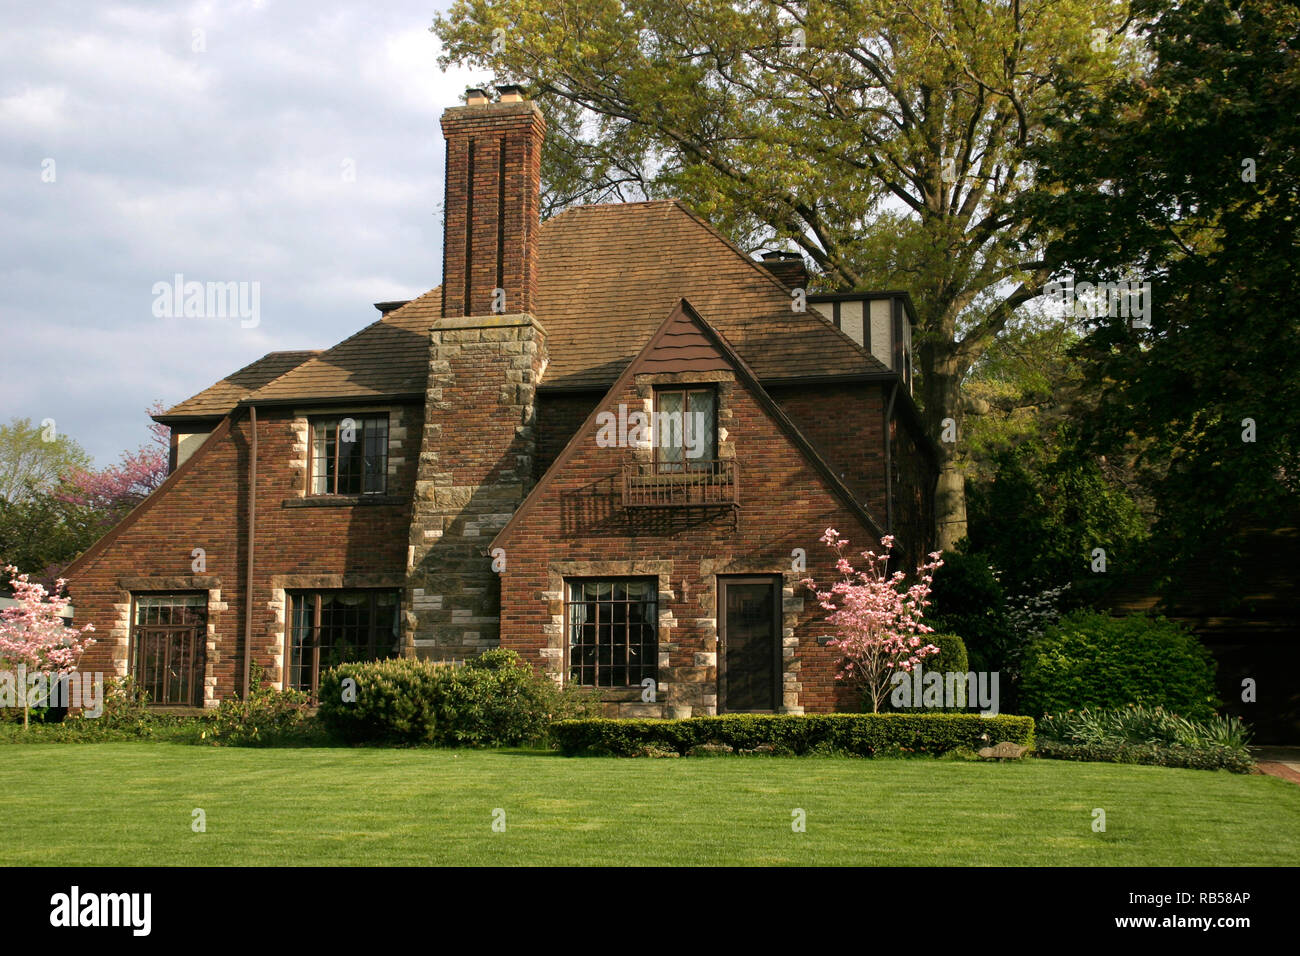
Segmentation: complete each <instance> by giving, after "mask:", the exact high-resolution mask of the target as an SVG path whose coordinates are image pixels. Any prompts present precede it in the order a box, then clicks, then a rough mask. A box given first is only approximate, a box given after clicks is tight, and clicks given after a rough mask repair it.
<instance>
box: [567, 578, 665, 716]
mask: <svg viewBox="0 0 1300 956" xmlns="http://www.w3.org/2000/svg"><path fill="white" fill-rule="evenodd" d="M601 583H604V584H610V585H616V584H624V585H630V584H636V585H649V586H651V587H653V588H654V595H653V597H650V596H649V595H648V594H646V593H641V594H640V595H639V596H638V597H637V598H636V599H632V598H629V597H626V596H625V597H624V598H623V599H621V600H620V599H616V598H615V597H614V592H613V591H612V590H611V591H610V593H609V596H608V597H607V598H606V597H600V596H599V595H597V596H594V597H591V598H575V597H574V592H575V589H581V588H583V586H584V585H589V584H601ZM639 590H643V589H639ZM644 590H648V588H646V589H644ZM564 591H565V597H564V604H565V615H566V616H565V622H564V624H565V634H566V640H565V650H566V653H567V654H568V658H567V659H566V660H565V662H564V679H565V681H566V683H575V682H574V680H573V669H574V666H575V665H574V661H573V658H572V654H571V652H572V650H573V646H574V645H573V637H574V634H573V631H572V630H571V628H572V627H573V626H574V620H573V615H574V609H575V606H576V605H579V604H592V603H594V604H595V605H596V608H597V611H596V617H597V620H599V619H600V618H601V617H602V616H603V614H602V611H601V610H600V608H601V607H604V608H605V609H606V611H605V612H604V613H608V612H609V611H612V609H613V607H614V606H615V605H617V604H625V605H631V604H640V605H641V608H642V610H643V611H644V610H652V612H653V613H654V615H655V619H654V620H655V628H654V635H653V638H654V645H653V654H654V657H653V661H650V660H649V658H650V656H651V655H650V653H649V651H650V648H649V647H647V646H646V643H645V640H644V638H645V635H644V632H638V635H637V636H638V638H639V640H638V641H636V642H633V640H632V636H631V634H632V632H631V628H632V625H631V623H630V618H631V607H630V606H629V607H627V608H626V609H625V610H626V612H627V613H626V616H625V620H624V624H623V629H622V632H621V633H620V632H619V629H618V627H617V623H616V622H611V621H610V620H608V619H606V621H605V623H606V626H607V627H609V629H610V630H609V636H610V638H611V643H612V644H613V645H614V646H617V645H619V644H623V645H625V646H628V647H629V649H630V646H631V645H632V644H633V643H637V644H639V645H640V650H641V651H642V652H643V653H642V654H641V660H638V661H637V662H636V663H633V662H632V660H631V657H632V654H631V653H630V650H629V653H628V655H627V656H628V660H627V662H626V663H625V664H624V665H623V667H624V669H625V670H626V671H627V673H628V676H629V678H630V679H629V680H627V681H626V682H623V683H617V684H615V683H611V684H605V683H602V682H601V674H602V666H601V664H600V661H599V657H600V654H599V653H598V652H597V653H596V658H597V659H596V661H595V662H594V664H593V665H592V668H593V674H592V677H593V678H594V680H593V682H591V683H587V682H584V681H578V682H576V686H579V687H583V688H586V689H592V690H596V691H615V692H617V691H628V690H633V689H635V690H636V691H637V693H638V694H639V693H641V691H642V690H643V689H644V688H643V681H645V680H646V679H647V678H649V679H652V680H653V681H654V682H655V686H656V687H658V683H659V680H660V677H661V676H662V675H660V673H659V667H658V663H659V620H658V607H659V594H658V591H659V587H658V577H657V576H655V575H647V576H644V577H630V578H627V577H605V576H600V577H567V578H565V579H564ZM593 623H594V622H593ZM620 637H621V640H619V638H620ZM599 645H600V626H599V624H596V627H595V642H594V643H592V644H591V645H589V646H590V647H591V648H593V649H596V648H598V647H599ZM584 646H586V645H584ZM610 654H611V663H610V664H609V665H607V668H606V669H608V670H611V671H614V672H617V670H618V668H617V667H616V666H615V665H614V664H613V663H612V657H613V652H612V651H611V652H610ZM578 666H579V669H580V670H581V669H582V667H581V665H578ZM647 671H648V672H649V673H647Z"/></svg>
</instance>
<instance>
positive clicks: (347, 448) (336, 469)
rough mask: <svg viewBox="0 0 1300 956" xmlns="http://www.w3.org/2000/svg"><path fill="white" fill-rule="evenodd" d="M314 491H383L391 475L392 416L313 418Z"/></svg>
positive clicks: (342, 493)
mask: <svg viewBox="0 0 1300 956" xmlns="http://www.w3.org/2000/svg"><path fill="white" fill-rule="evenodd" d="M310 458H311V477H310V487H311V493H312V494H313V495H382V494H383V493H384V484H385V480H386V478H387V477H388V416H387V415H386V414H378V415H374V414H372V415H347V416H340V417H338V418H314V419H312V421H311V453H310Z"/></svg>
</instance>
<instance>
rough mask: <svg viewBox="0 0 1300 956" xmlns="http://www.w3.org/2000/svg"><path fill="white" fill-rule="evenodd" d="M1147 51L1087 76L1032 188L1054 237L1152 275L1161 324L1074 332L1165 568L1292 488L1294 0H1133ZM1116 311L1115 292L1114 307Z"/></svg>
mask: <svg viewBox="0 0 1300 956" xmlns="http://www.w3.org/2000/svg"><path fill="white" fill-rule="evenodd" d="M1135 12H1136V13H1137V14H1138V15H1139V16H1140V18H1141V21H1140V27H1139V29H1140V33H1141V35H1142V36H1143V38H1144V40H1145V43H1146V45H1147V47H1148V49H1149V51H1150V56H1151V58H1152V60H1153V63H1154V66H1153V69H1152V70H1151V71H1150V72H1149V73H1148V74H1147V75H1145V76H1144V77H1143V78H1142V79H1141V80H1140V81H1134V82H1125V83H1122V84H1120V85H1118V86H1117V87H1115V88H1113V89H1112V90H1111V91H1109V92H1108V93H1106V94H1105V95H1098V94H1097V93H1096V92H1093V91H1087V90H1080V91H1078V94H1077V96H1072V97H1071V98H1070V105H1071V109H1070V112H1069V114H1068V115H1069V116H1070V117H1071V122H1069V123H1068V124H1065V123H1062V125H1061V135H1060V137H1059V139H1058V140H1056V141H1054V142H1053V143H1050V144H1048V145H1047V147H1046V148H1044V150H1043V155H1042V156H1041V157H1040V159H1041V160H1042V161H1043V162H1042V164H1041V165H1040V173H1041V176H1042V178H1043V180H1044V183H1045V185H1046V186H1048V187H1050V188H1051V189H1052V190H1053V191H1054V193H1053V194H1047V195H1046V196H1045V197H1038V198H1036V199H1035V200H1034V201H1032V202H1027V203H1026V208H1027V210H1028V211H1030V212H1031V214H1032V215H1034V217H1035V218H1036V219H1037V220H1038V221H1039V222H1040V223H1041V224H1042V226H1043V228H1044V230H1045V231H1047V232H1055V233H1056V238H1055V239H1054V240H1053V241H1052V242H1051V243H1050V245H1049V247H1048V250H1047V254H1048V256H1049V258H1050V260H1051V261H1052V263H1053V265H1054V266H1055V267H1057V268H1059V269H1060V270H1062V271H1065V270H1069V271H1073V272H1075V273H1077V274H1078V275H1079V277H1080V278H1083V277H1087V278H1088V279H1089V280H1092V281H1096V280H1099V279H1100V280H1106V279H1112V280H1125V279H1134V280H1140V281H1146V282H1150V283H1151V288H1152V295H1151V297H1150V298H1151V303H1152V305H1151V314H1150V322H1149V327H1144V324H1143V323H1136V324H1135V323H1134V322H1133V321H1132V318H1131V316H1130V317H1129V318H1125V316H1124V315H1123V313H1122V312H1120V313H1119V314H1107V315H1098V316H1096V317H1095V320H1094V321H1093V323H1092V330H1091V333H1090V334H1089V335H1088V337H1087V338H1086V340H1085V342H1084V346H1083V348H1082V349H1081V350H1080V352H1081V355H1082V356H1083V357H1085V358H1086V359H1088V362H1087V364H1086V365H1085V366H1084V369H1085V370H1086V371H1087V373H1088V374H1087V382H1088V385H1089V390H1090V392H1091V396H1092V401H1093V402H1094V403H1095V412H1094V414H1092V415H1091V416H1089V419H1088V423H1089V425H1090V430H1091V439H1092V443H1093V444H1094V446H1095V447H1096V448H1097V449H1099V450H1102V451H1106V452H1109V453H1110V454H1112V455H1122V454H1128V455H1131V456H1133V457H1134V458H1135V459H1136V461H1137V463H1138V466H1139V469H1140V475H1141V477H1142V479H1143V481H1144V483H1145V485H1146V486H1147V488H1148V489H1149V490H1150V492H1151V494H1152V497H1153V498H1154V500H1155V501H1156V508H1157V523H1156V529H1155V530H1156V534H1155V538H1154V540H1155V542H1156V544H1157V546H1158V547H1159V549H1160V550H1161V551H1162V552H1163V556H1164V557H1165V558H1167V559H1171V561H1172V563H1168V564H1166V565H1165V566H1166V569H1167V571H1168V572H1169V573H1170V582H1171V583H1173V582H1174V581H1175V580H1176V578H1177V577H1178V575H1177V571H1178V568H1179V567H1180V566H1184V565H1187V564H1189V563H1190V562H1191V561H1193V560H1194V559H1195V558H1196V556H1197V555H1198V554H1200V553H1204V552H1206V551H1208V552H1209V553H1210V554H1212V555H1213V558H1214V560H1215V563H1216V565H1218V566H1220V567H1231V566H1232V565H1233V564H1234V563H1237V564H1240V562H1233V561H1231V560H1228V561H1225V560H1223V559H1224V557H1225V556H1228V555H1230V554H1231V551H1232V546H1233V539H1234V532H1237V531H1241V530H1242V529H1245V528H1248V527H1250V526H1251V525H1253V524H1259V525H1263V526H1266V527H1271V526H1275V525H1276V523H1277V522H1278V521H1279V520H1285V517H1286V516H1287V514H1288V512H1294V509H1295V502H1296V500H1297V492H1300V433H1297V430H1296V427H1295V414H1296V408H1297V407H1300V320H1298V319H1297V316H1296V311H1295V307H1296V305H1295V304H1296V302H1297V300H1298V299H1300V272H1298V271H1297V268H1296V267H1297V262H1298V261H1300V120H1298V119H1297V115H1296V104H1297V103H1298V102H1300V4H1297V3H1296V2H1295V0H1183V2H1171V0H1140V2H1138V3H1136V4H1135ZM1112 311H1113V310H1112Z"/></svg>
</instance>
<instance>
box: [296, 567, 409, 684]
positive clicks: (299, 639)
mask: <svg viewBox="0 0 1300 956" xmlns="http://www.w3.org/2000/svg"><path fill="white" fill-rule="evenodd" d="M399 606H400V602H399V600H398V592H396V591H310V592H298V593H292V594H290V595H289V660H288V668H289V687H291V688H293V689H294V690H303V691H307V692H309V693H310V694H312V695H313V696H314V695H315V694H316V688H317V687H318V686H319V684H320V675H321V674H322V673H324V672H325V671H327V670H329V669H330V668H331V667H333V666H334V665H335V664H343V663H346V662H348V661H373V660H380V659H381V658H385V657H395V656H397V652H398V629H397V621H398V609H399Z"/></svg>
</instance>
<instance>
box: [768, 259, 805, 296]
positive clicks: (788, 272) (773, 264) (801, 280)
mask: <svg viewBox="0 0 1300 956" xmlns="http://www.w3.org/2000/svg"><path fill="white" fill-rule="evenodd" d="M761 265H762V266H763V268H764V269H766V270H767V271H768V272H770V273H772V275H774V276H775V277H776V279H777V281H778V282H780V283H782V284H783V285H785V286H786V288H789V289H806V288H808V267H807V266H806V265H805V264H804V261H803V256H801V255H799V253H797V252H781V251H777V252H765V253H763V261H762V263H761Z"/></svg>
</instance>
